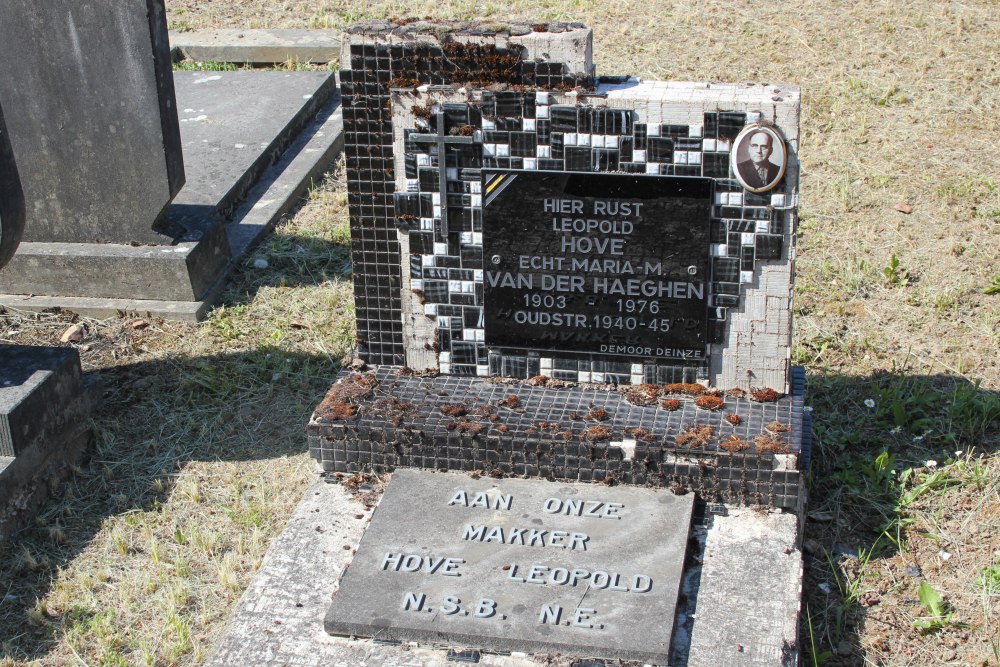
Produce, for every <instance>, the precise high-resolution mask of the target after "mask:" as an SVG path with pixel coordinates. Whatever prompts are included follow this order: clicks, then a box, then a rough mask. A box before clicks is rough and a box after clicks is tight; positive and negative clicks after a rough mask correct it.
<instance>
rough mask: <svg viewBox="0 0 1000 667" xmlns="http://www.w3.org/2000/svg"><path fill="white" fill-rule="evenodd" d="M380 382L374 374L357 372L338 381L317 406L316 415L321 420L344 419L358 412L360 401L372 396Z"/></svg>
mask: <svg viewBox="0 0 1000 667" xmlns="http://www.w3.org/2000/svg"><path fill="white" fill-rule="evenodd" d="M377 384H378V382H377V381H376V380H375V376H374V375H370V374H366V373H355V374H353V375H351V376H348V377H346V378H344V379H343V380H341V381H340V382H338V383H336V384H335V385H333V386H332V387H330V390H329V391H327V392H326V396H325V397H323V401H322V402H321V403H320V404H319V405H318V406H316V412H315V417H316V419H317V420H318V421H321V422H330V421H344V420H346V419H351V418H353V417H354V416H355V415H357V413H358V405H357V404H358V403H359V402H361V401H363V400H365V399H367V398H370V397H371V396H372V394H373V393H374V391H375V387H376V385H377Z"/></svg>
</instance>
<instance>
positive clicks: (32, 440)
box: [0, 110, 97, 542]
mask: <svg viewBox="0 0 1000 667" xmlns="http://www.w3.org/2000/svg"><path fill="white" fill-rule="evenodd" d="M24 228H25V210H24V195H23V193H22V190H21V183H20V178H19V177H18V169H17V164H16V162H15V160H14V157H13V153H12V151H11V150H10V143H9V141H8V134H7V128H6V125H5V123H4V115H3V111H2V110H0V267H3V266H4V264H6V263H7V260H8V259H9V257H10V256H11V254H13V253H14V252H15V250H16V249H17V245H18V242H19V241H20V237H21V233H22V231H23V230H24ZM96 398H97V392H96V389H95V388H94V385H93V383H92V382H90V383H88V382H86V381H85V380H84V379H83V377H82V374H81V371H80V357H79V354H78V353H77V351H76V350H73V349H65V348H51V347H28V346H24V345H0V542H2V541H4V540H5V539H6V538H7V537H8V536H9V535H11V534H12V533H13V532H14V531H15V530H16V529H17V528H18V527H20V525H21V524H22V523H24V522H25V520H26V519H27V518H29V517H30V516H31V511H32V510H33V509H34V506H35V505H36V504H37V503H38V502H40V501H41V500H42V499H43V498H44V497H45V495H46V494H47V493H48V491H49V489H50V488H52V487H53V486H54V485H55V484H57V483H58V482H59V481H60V479H61V478H62V477H63V476H64V475H65V474H66V473H67V472H68V471H69V469H70V468H71V466H72V465H74V464H75V463H76V462H78V461H79V460H80V458H81V457H82V456H83V453H84V450H85V449H86V446H87V443H88V441H89V434H90V427H89V424H88V422H87V417H88V415H89V414H90V411H91V408H92V407H93V404H94V403H95V402H96Z"/></svg>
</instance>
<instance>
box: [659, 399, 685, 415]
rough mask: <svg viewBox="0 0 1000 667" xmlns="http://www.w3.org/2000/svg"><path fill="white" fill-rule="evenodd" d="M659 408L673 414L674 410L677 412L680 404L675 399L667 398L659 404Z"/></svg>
mask: <svg viewBox="0 0 1000 667" xmlns="http://www.w3.org/2000/svg"><path fill="white" fill-rule="evenodd" d="M660 407H661V408H663V409H664V410H667V411H668V412H673V411H674V410H679V409H680V407H681V402H680V401H678V400H677V399H676V398H668V399H667V400H665V401H663V402H662V403H660Z"/></svg>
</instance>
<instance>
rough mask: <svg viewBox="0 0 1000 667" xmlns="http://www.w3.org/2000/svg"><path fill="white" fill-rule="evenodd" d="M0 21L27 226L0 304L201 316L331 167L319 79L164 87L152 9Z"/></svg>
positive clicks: (152, 3)
mask: <svg viewBox="0 0 1000 667" xmlns="http://www.w3.org/2000/svg"><path fill="white" fill-rule="evenodd" d="M4 12H5V21H4V23H3V26H0V57H2V58H3V60H4V61H5V62H6V63H8V70H9V74H10V75H9V76H8V77H5V78H4V80H3V82H0V96H2V97H3V99H4V104H5V108H6V110H7V114H8V126H9V129H10V133H11V142H12V146H13V152H14V154H15V156H16V157H17V160H18V164H19V169H20V173H21V180H22V183H23V186H24V192H25V198H26V202H27V211H28V215H29V217H30V218H31V219H32V220H33V221H35V222H33V223H32V225H31V226H30V227H29V230H28V232H27V233H26V234H25V237H24V239H23V243H22V245H21V248H20V251H19V253H18V254H17V256H15V257H14V258H13V260H12V262H11V263H10V265H9V266H8V267H7V268H6V269H5V270H3V271H2V272H0V292H4V293H5V294H3V295H2V297H0V299H2V301H3V302H4V303H6V304H10V305H14V306H16V307H18V308H26V309H27V308H35V309H42V308H49V307H62V308H67V309H71V310H74V311H77V312H82V313H87V314H93V315H105V314H113V313H115V312H118V311H129V312H138V313H151V314H158V315H163V316H166V317H173V318H186V319H198V318H200V317H201V316H202V315H203V314H204V313H205V311H206V310H207V307H208V305H210V303H211V301H212V300H213V299H214V298H215V297H216V296H217V295H218V293H219V292H220V291H221V287H222V284H223V282H224V281H225V278H226V276H227V275H228V273H229V271H230V270H231V269H232V268H233V267H234V266H235V264H236V262H237V261H238V260H239V258H240V256H241V255H242V254H243V253H244V252H245V251H246V250H247V248H248V247H249V246H250V245H251V244H252V243H253V242H254V241H256V240H257V239H258V238H259V237H260V236H261V235H262V234H263V233H265V232H267V231H268V230H269V229H270V228H271V226H272V225H273V224H274V222H275V221H276V220H277V219H278V218H280V216H281V215H282V214H283V213H285V212H287V211H288V210H289V209H290V208H291V207H292V206H293V205H294V203H295V201H297V199H298V197H299V196H300V195H301V194H302V193H303V192H304V190H305V188H306V187H308V185H309V183H310V182H311V180H312V179H313V178H314V177H316V176H317V175H318V174H319V173H321V172H322V171H323V170H324V169H326V168H328V167H329V165H330V164H331V163H332V160H333V159H334V157H335V155H336V152H337V151H338V150H339V146H340V144H339V142H340V141H341V140H342V139H341V137H340V134H341V131H340V128H339V119H335V118H334V117H333V111H334V109H335V108H336V106H337V104H338V99H337V98H338V96H337V95H336V84H335V79H334V75H333V74H332V73H329V72H326V73H314V72H204V73H203V72H177V73H176V74H175V73H174V72H172V70H171V64H172V63H171V52H170V47H169V44H168V40H167V29H166V19H165V15H164V10H163V0H146V1H145V2H135V3H125V4H122V3H114V2H108V1H107V0H102V2H98V3H90V4H85V5H79V4H78V5H73V6H71V7H65V8H63V7H55V6H51V5H49V4H46V3H35V2H28V1H27V0H15V1H14V2H11V3H9V4H8V5H7V6H5V9H4ZM182 155H183V157H182ZM185 174H186V176H187V179H186V183H185ZM182 186H183V187H182Z"/></svg>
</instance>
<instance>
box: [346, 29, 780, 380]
mask: <svg viewBox="0 0 1000 667" xmlns="http://www.w3.org/2000/svg"><path fill="white" fill-rule="evenodd" d="M466 33H467V34H466ZM466 33H463V32H462V30H458V31H457V32H456V34H460V35H461V36H463V37H465V38H467V39H468V40H469V43H473V42H476V43H483V42H484V41H485V43H486V44H487V46H489V47H490V48H493V49H495V50H494V51H491V52H490V53H493V54H497V53H500V54H506V55H507V56H511V57H512V60H511V62H513V61H514V60H516V61H517V63H518V68H517V71H516V72H512V73H511V74H510V76H508V77H507V80H506V81H501V82H499V83H500V85H499V87H498V86H497V85H494V84H495V83H496V82H493V83H491V84H490V85H491V87H492V88H496V89H495V90H493V89H486V88H484V87H482V86H483V85H484V83H483V81H482V79H483V76H482V75H483V73H482V72H480V71H473V72H469V71H461V68H460V67H456V63H451V64H449V65H447V66H443V63H444V62H445V61H447V53H446V52H447V50H448V47H447V43H446V44H445V46H444V47H442V46H441V43H437V44H436V45H435V43H433V42H434V40H437V39H438V38H437V37H433V38H430V37H428V36H427V35H421V34H419V31H416V32H407V31H406V29H400V28H396V29H389V30H387V29H385V28H384V27H383V29H381V30H378V29H376V30H369V31H368V32H366V33H364V34H362V35H356V36H355V37H356V38H357V41H358V42H359V43H354V41H352V43H351V44H350V51H349V54H350V55H349V57H348V58H347V60H346V61H345V65H346V66H347V67H346V68H345V70H344V71H342V82H343V83H342V86H343V93H344V99H345V127H346V129H347V145H348V150H347V154H348V186H349V202H350V204H351V227H352V249H353V250H352V252H353V258H354V261H355V294H356V307H357V313H358V328H359V341H358V342H359V350H360V352H361V356H362V358H364V359H365V360H367V361H369V362H370V363H374V364H383V363H389V364H396V365H408V366H411V367H414V368H430V367H433V368H439V369H440V370H441V372H443V373H450V374H456V375H464V376H479V377H483V376H488V375H508V376H512V377H531V376H533V375H548V376H550V377H553V378H557V379H563V380H571V381H579V382H588V381H590V382H612V383H617V384H629V383H632V384H636V383H643V382H648V383H664V382H676V381H696V380H697V381H702V382H706V383H708V384H710V385H714V386H719V387H723V388H727V387H744V388H749V387H752V386H758V387H759V386H768V387H774V388H777V389H778V390H779V391H780V390H785V391H787V389H788V386H789V379H788V368H789V359H790V349H791V347H790V342H791V334H790V331H791V284H792V262H793V259H794V242H795V236H794V230H795V226H796V222H797V214H796V205H797V199H798V161H797V143H798V91H797V90H796V89H794V88H789V87H781V88H779V87H775V86H726V85H718V84H666V83H643V82H640V81H637V80H635V79H629V78H604V79H600V80H597V81H595V82H593V83H594V84H595V85H593V86H588V85H587V84H588V83H590V81H588V80H587V78H586V77H584V76H581V75H579V74H577V75H569V76H568V75H566V74H565V72H566V71H567V70H568V68H567V67H566V66H565V64H563V63H558V62H551V61H549V62H546V61H541V60H536V61H530V62H529V61H527V60H526V59H525V53H524V52H518V49H516V48H514V47H513V46H511V45H510V44H509V43H508V44H506V48H507V49H508V50H504V49H503V48H499V47H496V46H495V45H493V46H491V44H493V43H494V42H496V43H500V42H502V41H503V39H502V38H503V37H504V36H503V35H500V36H498V35H496V34H492V35H484V34H481V33H476V34H473V33H475V31H474V30H473V31H472V32H469V31H468V30H467V31H466ZM428 39H431V42H432V43H430V44H428V43H427V41H426V40H428ZM491 40H492V41H491ZM477 48H479V47H477ZM408 49H409V50H408ZM421 49H423V51H421ZM408 53H409V54H411V56H409V57H410V58H411V60H412V54H420V53H422V54H423V56H422V57H423V58H424V59H425V60H427V62H428V63H429V64H428V65H427V66H426V67H424V68H421V66H420V65H419V64H418V65H415V66H411V65H413V63H412V62H411V60H407V56H406V54H408ZM438 53H440V54H441V55H440V56H438V55H435V54H438ZM512 54H513V56H512ZM514 56H516V58H515V57H514ZM435 68H437V69H435ZM422 69H423V70H426V71H422ZM559 72H562V73H563V74H562V77H561V78H558V77H557V76H556V75H557V73H559ZM463 80H471V81H472V82H473V83H474V84H477V85H479V86H480V87H478V88H477V87H474V86H473V85H472V84H470V85H469V87H461V84H462V81H463ZM511 85H514V86H516V88H515V89H511ZM545 86H548V87H549V88H551V90H543V89H542V88H543V87H545ZM530 87H533V88H534V90H532V89H530ZM571 87H573V88H575V89H574V90H568V89H569V88H571ZM783 88H785V89H784V90H783ZM348 105H350V106H351V110H350V112H349V111H348V109H347V106H348ZM348 116H350V117H351V121H350V122H348ZM762 121H763V122H766V123H769V124H772V125H773V126H774V127H776V128H777V129H778V130H779V131H780V132H782V134H783V135H784V136H785V138H786V140H787V147H788V165H787V170H786V175H785V178H784V180H783V181H782V183H780V184H779V187H778V189H776V190H775V191H773V192H769V193H766V194H763V195H758V194H754V193H750V192H748V191H745V190H744V189H743V188H742V187H741V186H740V185H739V184H738V182H737V181H736V180H735V179H734V178H733V175H732V173H731V172H730V166H729V150H730V148H731V145H732V141H733V139H735V137H736V135H737V134H738V133H739V132H740V131H741V130H743V129H744V127H746V126H747V124H750V123H756V122H762ZM373 127H374V129H376V130H377V132H372V128H373ZM362 130H364V131H362ZM387 133H391V136H387ZM390 139H391V141H387V140H390ZM442 151H443V152H444V154H445V159H444V160H443V161H442V160H440V159H439V156H440V154H441V152H442ZM365 152H367V155H369V156H373V157H362V155H363V154H364V153H365ZM374 156H377V157H374ZM387 156H388V157H387ZM390 163H391V164H390ZM484 168H501V169H503V168H506V169H522V170H526V171H530V170H535V169H538V170H567V171H587V172H595V171H597V172H599V171H608V172H624V173H646V174H653V173H655V174H662V175H673V176H681V177H683V176H698V177H710V178H712V179H714V182H715V195H714V205H713V214H712V228H711V229H712V233H711V235H712V239H711V240H712V245H711V254H712V256H713V261H712V264H713V275H712V281H711V283H710V285H711V289H710V291H711V297H710V298H711V317H710V319H711V322H712V324H711V330H712V334H711V341H712V342H711V344H710V346H709V349H708V350H707V353H706V357H707V360H706V361H705V362H703V363H695V364H691V363H676V362H664V360H655V359H652V360H651V359H624V360H623V359H622V358H619V357H607V356H603V355H580V354H568V353H567V354H552V353H546V352H538V353H528V354H525V353H524V351H523V350H516V351H515V350H504V349H493V350H488V349H487V347H486V345H485V343H484V335H483V334H484V332H483V329H482V306H483V303H482V298H483V294H482V293H483V288H482V271H483V260H482V216H481V205H482V199H481V197H482V185H481V175H480V173H479V170H481V169H484ZM352 169H357V170H358V173H359V179H352V177H351V176H352ZM379 170H380V173H376V172H379ZM389 176H392V177H393V178H392V180H391V182H390V180H389V178H388V177H389ZM360 179H367V180H371V179H374V182H372V183H369V185H368V186H365V187H367V190H366V191H364V192H363V191H362V190H361V188H362V183H361V182H360ZM355 190H357V192H355ZM368 190H370V191H368ZM362 195H363V197H364V199H365V202H362V201H361V200H362ZM366 202H371V203H366ZM393 231H397V233H398V235H397V236H396V237H395V238H393Z"/></svg>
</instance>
